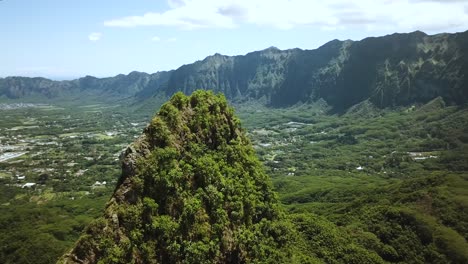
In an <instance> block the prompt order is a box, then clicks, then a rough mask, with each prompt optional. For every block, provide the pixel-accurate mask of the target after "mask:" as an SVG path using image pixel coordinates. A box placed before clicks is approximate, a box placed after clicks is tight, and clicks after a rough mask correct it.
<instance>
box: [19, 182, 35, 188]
mask: <svg viewBox="0 0 468 264" xmlns="http://www.w3.org/2000/svg"><path fill="white" fill-rule="evenodd" d="M34 186H36V183H34V182H27V183H25V184H23V186H22V187H21V188H23V189H24V188H32V187H34Z"/></svg>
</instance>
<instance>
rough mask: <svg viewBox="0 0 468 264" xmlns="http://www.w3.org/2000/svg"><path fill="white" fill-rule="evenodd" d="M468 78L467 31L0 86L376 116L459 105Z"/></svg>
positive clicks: (13, 90)
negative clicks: (436, 102) (321, 105)
mask: <svg viewBox="0 0 468 264" xmlns="http://www.w3.org/2000/svg"><path fill="white" fill-rule="evenodd" d="M467 72H468V31H467V32H463V33H456V34H439V35H433V36H429V35H426V34H424V33H423V32H419V31H417V32H413V33H408V34H393V35H388V36H384V37H372V38H366V39H363V40H361V41H349V40H348V41H339V40H333V41H330V42H329V43H327V44H325V45H323V46H321V47H319V48H318V49H314V50H301V49H291V50H284V51H283V50H279V49H277V48H274V47H271V48H268V49H265V50H262V51H255V52H251V53H248V54H246V55H244V56H224V55H220V54H215V55H213V56H209V57H207V58H205V59H204V60H202V61H197V62H194V63H192V64H188V65H184V66H181V67H180V68H178V69H177V70H174V71H169V72H159V73H155V74H146V73H139V72H133V73H130V74H129V75H117V76H115V77H111V78H102V79H99V78H95V77H91V76H87V77H84V78H80V79H78V80H73V81H63V82H54V81H50V80H47V79H43V78H21V77H11V78H5V79H1V78H0V96H1V95H4V96H6V97H8V98H23V97H28V96H35V95H42V96H46V97H48V98H57V97H58V98H59V97H60V96H63V95H66V94H67V93H69V92H75V93H82V94H84V95H86V94H87V93H91V94H92V95H93V96H95V95H96V94H97V95H103V97H104V98H107V97H108V96H113V97H120V98H122V97H123V98H126V97H133V98H134V99H136V100H137V102H140V101H141V100H144V99H147V98H148V97H152V96H172V95H173V94H175V93H176V92H178V91H182V92H184V93H186V94H190V93H192V92H193V91H195V90H197V89H204V90H213V91H215V92H221V93H224V94H225V95H226V97H227V98H228V99H230V100H232V101H240V102H242V101H246V100H257V101H258V102H260V103H262V104H266V105H268V106H272V107H283V106H290V105H294V104H297V103H305V102H313V101H317V100H320V99H323V100H325V101H326V102H327V103H328V104H329V105H330V106H333V107H334V108H335V109H336V110H338V111H344V110H346V109H347V108H349V107H351V106H353V105H355V104H357V103H360V102H362V101H365V100H369V102H372V103H373V104H374V105H376V106H378V107H381V108H384V107H389V106H390V107H391V106H398V105H407V104H412V103H426V102H428V101H430V100H432V99H434V98H436V97H438V96H440V97H442V98H443V99H444V101H446V102H447V103H449V104H464V103H466V102H467V101H468V74H467Z"/></svg>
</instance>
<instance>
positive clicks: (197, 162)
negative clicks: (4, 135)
mask: <svg viewBox="0 0 468 264" xmlns="http://www.w3.org/2000/svg"><path fill="white" fill-rule="evenodd" d="M280 220H281V216H280V210H279V207H278V202H277V198H276V195H275V194H274V193H273V191H272V190H271V185H270V183H269V179H268V177H267V176H266V174H265V173H264V171H263V169H262V167H261V165H260V162H259V161H258V160H257V158H256V157H255V154H254V151H253V148H252V146H251V144H250V141H249V140H248V139H247V138H246V136H245V134H244V132H243V130H242V128H241V127H240V124H239V121H238V119H237V118H236V117H235V116H234V115H233V109H232V108H230V107H229V106H228V105H227V102H226V100H225V99H224V98H223V97H222V96H214V95H213V94H212V93H208V92H201V91H200V92H195V93H194V94H193V95H191V96H190V97H187V96H185V95H183V94H181V93H178V94H176V95H175V96H174V97H173V98H172V99H171V100H170V101H169V102H168V103H166V104H165V105H164V106H163V107H162V108H161V110H160V111H159V113H158V114H157V115H156V116H155V117H154V118H153V120H152V121H151V123H150V124H149V125H148V126H147V127H146V129H145V131H144V134H143V135H142V136H141V137H139V138H138V139H137V140H136V141H135V142H134V143H133V144H132V145H130V146H129V147H128V148H127V150H126V151H125V153H124V157H123V165H122V176H121V177H120V180H119V182H118V184H117V187H116V189H115V192H114V194H113V195H112V199H111V200H110V202H109V203H108V204H107V208H106V210H105V214H104V216H103V217H101V218H99V219H98V220H96V221H94V222H93V223H92V224H91V225H90V226H89V227H88V228H87V230H86V234H85V235H83V236H82V237H81V238H80V240H79V241H78V243H77V244H76V246H75V247H74V248H73V250H72V251H71V253H70V254H68V255H66V256H65V257H64V259H63V262H64V263H97V262H99V263H213V262H217V263H245V262H262V263H265V262H274V261H276V260H282V261H281V262H284V261H285V259H286V258H287V257H291V256H290V255H289V253H288V251H287V250H281V248H283V247H284V246H285V243H286V242H287V241H288V240H287V238H288V237H289V236H290V234H288V233H287V229H288V226H287V225H285V224H284V223H282V222H281V221H280Z"/></svg>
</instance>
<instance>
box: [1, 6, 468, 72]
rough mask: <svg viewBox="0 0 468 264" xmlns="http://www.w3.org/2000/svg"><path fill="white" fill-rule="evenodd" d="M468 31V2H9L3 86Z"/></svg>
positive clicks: (4, 19) (3, 9)
mask: <svg viewBox="0 0 468 264" xmlns="http://www.w3.org/2000/svg"><path fill="white" fill-rule="evenodd" d="M467 29H468V1H464V0H450V1H443V0H396V1H385V0H378V1H370V0H365V1H359V2H358V3H355V2H351V1H343V0H333V1H326V2H324V1H322V2H317V1H306V0H292V1H287V0H278V1H275V2H274V4H273V3H272V2H271V1H266V0H248V1H247V0H240V1H215V0H169V1H154V0H140V1H132V2H129V1H123V0H117V1H99V2H96V1H91V0H83V1H75V2H69V1H66V2H65V1H58V0H43V1H26V0H3V1H0V30H1V31H2V32H3V39H2V44H1V47H2V48H1V49H0V56H1V57H2V62H3V63H2V64H1V65H0V77H6V76H29V77H34V76H42V77H47V78H52V79H72V78H77V77H81V76H85V75H93V76H97V77H106V76H114V75H117V74H120V73H125V74H126V73H129V72H131V71H143V72H148V73H153V72H156V71H162V70H171V69H175V68H178V67H179V66H181V65H183V64H187V63H191V62H193V61H196V60H201V59H203V58H205V57H206V56H208V55H212V54H214V53H221V54H225V55H239V54H245V53H248V52H251V51H254V50H261V49H264V48H267V47H270V46H275V47H278V48H280V49H289V48H296V47H298V48H301V49H314V48H317V47H319V46H321V45H322V44H324V43H326V42H328V41H330V40H332V39H340V40H344V39H352V40H360V39H362V38H365V37H369V36H382V35H386V34H392V33H395V32H399V33H404V32H411V31H415V30H421V31H424V32H426V33H428V34H436V33H441V32H450V33H452V32H460V31H465V30H467Z"/></svg>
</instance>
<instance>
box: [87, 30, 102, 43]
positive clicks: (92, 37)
mask: <svg viewBox="0 0 468 264" xmlns="http://www.w3.org/2000/svg"><path fill="white" fill-rule="evenodd" d="M101 37H102V33H99V32H93V33H91V34H89V35H88V39H89V40H91V41H93V42H94V41H98V40H100V39H101Z"/></svg>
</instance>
